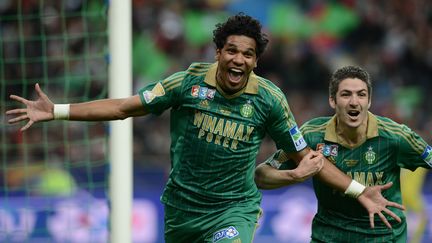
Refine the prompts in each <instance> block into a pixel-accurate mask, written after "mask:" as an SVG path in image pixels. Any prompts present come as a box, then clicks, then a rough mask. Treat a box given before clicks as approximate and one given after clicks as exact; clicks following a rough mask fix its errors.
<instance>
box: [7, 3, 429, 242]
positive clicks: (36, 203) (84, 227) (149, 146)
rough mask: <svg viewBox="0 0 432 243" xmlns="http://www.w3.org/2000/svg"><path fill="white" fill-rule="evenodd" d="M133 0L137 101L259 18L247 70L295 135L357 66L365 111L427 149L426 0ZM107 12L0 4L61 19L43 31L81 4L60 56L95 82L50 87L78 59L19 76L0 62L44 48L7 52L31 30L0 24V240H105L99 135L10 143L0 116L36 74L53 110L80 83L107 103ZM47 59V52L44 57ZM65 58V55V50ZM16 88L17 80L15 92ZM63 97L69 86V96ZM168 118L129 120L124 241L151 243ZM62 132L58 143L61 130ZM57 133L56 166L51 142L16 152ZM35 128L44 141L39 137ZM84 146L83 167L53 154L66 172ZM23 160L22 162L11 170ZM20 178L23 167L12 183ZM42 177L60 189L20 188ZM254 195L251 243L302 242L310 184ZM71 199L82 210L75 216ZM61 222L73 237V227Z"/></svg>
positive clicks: (268, 147) (85, 132) (32, 45)
mask: <svg viewBox="0 0 432 243" xmlns="http://www.w3.org/2000/svg"><path fill="white" fill-rule="evenodd" d="M132 3H133V7H132V11H133V20H132V21H133V43H132V45H133V80H134V90H135V91H137V90H138V89H139V88H140V87H142V86H143V85H145V84H146V83H148V82H150V81H154V80H158V79H160V78H163V77H166V76H167V75H168V74H171V73H172V72H175V71H179V70H183V69H184V68H186V67H187V66H188V65H189V64H190V63H191V62H194V61H208V62H212V61H213V60H214V46H213V43H212V41H211V37H212V36H211V35H212V32H211V30H212V29H213V27H214V25H215V24H216V23H217V22H219V21H221V20H224V19H225V18H226V17H227V16H228V15H230V14H232V13H237V12H239V11H242V12H245V13H247V14H250V15H252V16H254V17H256V18H258V19H259V20H260V21H261V22H262V23H263V25H264V27H265V31H266V32H267V33H268V34H269V37H270V39H271V42H270V45H269V48H268V50H267V51H266V52H265V54H264V56H263V57H262V58H261V59H260V60H259V64H258V68H257V69H256V70H255V71H256V73H258V74H260V75H262V76H264V77H267V78H269V79H271V80H272V81H274V82H276V83H277V84H278V85H279V86H280V87H281V88H282V89H283V90H284V92H285V93H286V95H287V97H288V101H289V103H290V105H291V109H292V111H293V113H294V114H295V117H296V120H297V122H298V123H299V124H302V123H303V122H304V121H306V120H307V119H309V118H312V117H315V116H322V115H329V114H331V112H332V111H331V110H330V108H329V107H328V104H327V102H326V101H327V80H328V78H329V75H330V73H331V72H332V71H333V70H335V68H337V67H339V66H341V65H346V64H356V65H360V66H363V67H364V68H365V69H366V70H368V71H369V72H370V74H371V76H372V78H373V81H374V93H373V104H372V109H371V110H372V111H373V112H374V113H376V114H378V115H383V116H388V117H391V118H393V119H394V120H396V121H398V122H401V123H405V124H407V125H409V126H410V127H411V128H412V129H414V130H415V131H417V132H418V133H419V134H420V135H421V136H422V137H423V138H425V139H426V140H427V142H428V143H429V144H431V143H432V136H431V131H432V102H431V101H430V96H429V95H430V93H431V91H432V82H431V79H432V4H430V3H429V2H428V1H427V0H412V1H402V0H389V1H373V0H366V1H354V0H345V1H319V0H308V1H280V0H268V1H259V0H255V1H253V0H233V1H228V0H225V1H224V0H220V1H218V0H205V1H193V0H190V1H162V0H134V1H132ZM106 4H107V1H84V0H63V1H49V0H45V1H42V0H19V1H12V0H4V1H1V3H0V16H2V15H3V16H6V15H8V16H10V15H13V14H14V13H20V14H32V15H33V16H37V15H38V14H40V13H39V12H40V11H41V9H44V10H46V9H48V10H49V11H53V12H51V14H53V15H58V16H59V18H52V19H51V21H50V22H48V23H45V24H46V25H47V26H50V25H51V26H56V25H62V22H61V21H62V20H61V17H62V16H63V15H62V14H59V13H63V11H64V10H62V11H60V10H59V8H66V11H65V12H67V13H71V14H74V13H81V12H82V11H83V8H84V7H89V8H93V9H96V12H97V13H99V14H97V15H96V16H95V19H92V20H91V21H90V20H89V21H86V22H85V23H84V22H82V21H84V18H76V19H74V20H73V21H68V22H67V23H66V24H67V27H65V28H66V29H67V30H68V31H71V32H74V31H75V32H77V33H79V32H80V31H83V28H84V27H85V28H87V30H88V33H89V34H88V35H87V36H85V38H86V39H71V40H68V41H67V44H66V47H64V46H63V47H64V48H66V49H67V50H69V49H70V50H72V51H73V52H74V53H76V54H80V53H82V52H84V51H86V54H85V55H86V58H87V59H90V61H89V63H90V68H89V70H86V69H85V68H84V69H85V70H86V71H87V72H88V73H92V74H93V76H92V78H91V80H83V78H82V77H81V78H76V79H75V78H70V77H71V75H70V74H68V75H64V76H63V77H65V78H64V79H62V78H61V77H62V76H61V75H57V74H58V73H59V72H60V73H61V72H66V71H70V72H71V73H72V72H76V73H79V72H80V71H82V70H83V67H82V66H80V65H82V63H79V62H71V63H70V66H68V67H67V70H66V71H65V70H64V69H66V68H65V67H63V69H62V68H58V67H57V68H43V66H40V65H32V63H31V62H29V63H26V67H27V68H26V69H25V70H27V71H26V72H25V74H23V70H24V68H23V64H22V63H16V64H13V63H8V62H7V61H6V60H8V59H7V58H8V57H9V56H16V57H21V58H23V56H24V58H27V55H28V56H29V57H36V56H37V55H38V53H37V51H36V50H39V49H40V48H41V47H43V46H42V45H41V43H45V42H43V40H44V39H43V38H44V37H40V39H38V41H27V42H25V41H24V42H23V41H22V40H21V42H20V41H19V40H18V38H17V39H16V43H14V42H13V41H8V42H7V41H5V40H7V39H8V38H9V39H10V40H13V38H11V36H19V37H24V38H25V37H26V36H27V34H28V36H32V32H37V28H36V29H34V28H31V27H32V25H31V24H30V25H25V27H24V28H23V29H24V30H25V32H24V34H22V33H18V34H17V28H18V27H16V26H15V25H14V24H13V22H10V21H7V20H5V19H3V18H2V19H1V22H0V35H1V36H0V38H2V40H3V42H1V43H2V47H1V48H0V49H1V50H2V51H1V52H0V54H1V55H2V61H1V62H0V64H1V68H0V72H1V76H0V77H1V82H2V83H1V87H2V90H1V102H2V105H1V111H2V112H1V115H0V116H2V118H3V119H2V121H4V122H2V124H1V125H0V126H1V129H2V131H1V133H2V136H1V138H2V143H1V144H2V150H1V152H2V155H1V157H2V166H1V172H2V179H1V181H0V183H1V184H0V186H1V188H2V189H1V192H2V195H1V196H0V202H2V203H1V204H0V241H5V240H7V241H10V242H22V241H28V242H37V241H40V242H44V241H45V240H46V239H53V240H56V241H62V240H63V241H70V242H86V241H87V242H104V241H106V239H107V236H106V234H107V222H108V219H107V215H108V206H107V205H108V202H107V193H106V191H107V188H106V183H105V182H106V180H107V171H108V169H107V168H108V165H107V161H106V148H104V146H105V142H104V141H105V139H106V137H107V127H106V124H105V123H92V124H86V125H83V124H80V123H79V124H77V123H70V124H72V125H70V126H68V125H64V124H63V123H61V122H58V123H57V124H58V125H57V126H54V127H48V126H45V125H41V126H37V127H35V128H32V129H30V131H28V132H27V133H26V135H21V134H20V133H19V132H18V131H17V130H18V126H10V125H6V124H5V122H6V117H4V111H5V110H6V109H7V108H11V107H13V106H14V105H16V104H13V103H11V102H10V101H9V100H8V99H7V97H8V95H9V94H10V93H11V92H14V93H17V94H20V95H25V96H26V97H28V96H31V95H33V93H32V89H33V84H34V82H36V79H38V78H40V77H41V76H42V77H45V78H48V79H50V80H51V81H50V82H49V83H46V84H47V85H48V87H49V92H48V94H49V95H51V96H52V97H54V98H53V100H55V101H56V103H62V102H66V101H68V102H71V101H81V100H82V99H84V98H78V96H77V94H75V93H74V89H76V90H79V89H80V88H81V87H83V86H86V87H89V88H88V94H86V98H87V99H92V98H99V97H104V96H105V95H106V88H107V87H106V85H107V76H106V68H105V67H106V65H105V63H104V61H106V57H107V56H106V55H107V54H108V51H107V50H106V44H104V41H106V40H104V39H103V35H102V34H101V35H94V33H96V32H97V31H101V30H102V29H104V27H106V25H105V24H104V22H105V21H106V18H104V10H106ZM48 10H46V11H48ZM56 11H57V14H56ZM56 21H57V22H56ZM83 26H84V27H83ZM33 27H34V26H33ZM21 28H22V27H19V29H21ZM53 28H54V27H53ZM68 28H70V29H68ZM96 30H97V31H96ZM92 33H93V34H92ZM97 33H99V32H97ZM83 38H84V37H83ZM87 40H90V41H87ZM92 41H95V42H96V43H97V44H99V48H96V47H94V48H93V44H91V43H93V42H92ZM88 42H90V44H88ZM23 43H24V44H23ZM52 44H55V43H52ZM11 46H12V47H13V48H11ZM61 46H62V45H60V47H61ZM47 48H48V49H49V48H50V47H49V46H48V47H47ZM22 49H25V50H26V51H25V52H24V51H22ZM52 49H53V50H52V51H53V52H56V49H55V47H52ZM60 49H61V48H60ZM66 49H65V50H63V51H65V52H67V50H66ZM57 54H59V55H61V54H62V53H61V52H60V53H57ZM95 57H98V58H99V59H96V58H95ZM92 58H95V60H94V61H93V59H92ZM22 60H24V59H22ZM14 65H15V66H14ZM42 65H43V62H42ZM40 69H43V75H40V72H41V70H40ZM59 69H60V70H59ZM56 75H57V76H56ZM53 77H60V78H53ZM74 77H76V76H74ZM23 80H29V82H28V83H25V84H24V83H23ZM53 80H54V81H53ZM39 82H41V83H42V84H44V82H43V81H39ZM65 86H66V87H68V89H67V92H65V88H64V87H65ZM45 87H46V86H45ZM168 118H169V117H168V112H165V113H164V114H163V115H162V116H161V117H153V116H151V117H145V118H135V119H134V122H133V123H134V211H133V230H134V239H135V241H136V242H163V240H162V239H163V238H162V232H163V222H162V220H163V212H162V206H161V204H160V202H159V196H160V195H161V191H162V189H163V185H164V183H165V181H166V179H167V175H168V172H169V154H168V151H169V143H170V140H169V119H168ZM66 126H68V127H67V129H68V132H64V131H65V127H66ZM58 129H61V130H60V131H63V136H61V138H60V139H63V140H62V141H66V142H64V143H65V144H63V145H64V147H70V151H68V153H64V152H58V151H56V153H55V155H56V156H61V157H62V158H57V159H54V160H52V161H51V159H50V162H49V163H46V162H43V163H40V159H43V158H46V157H47V154H51V150H50V149H47V148H46V147H47V146H48V147H49V148H51V147H50V146H54V145H51V144H45V147H42V148H38V147H35V148H34V147H32V146H26V145H25V144H26V143H31V142H33V143H34V142H35V141H36V142H37V141H39V140H40V139H41V137H44V136H47V137H51V136H53V137H56V136H57V137H58V134H57V133H58V131H59V130H58ZM41 130H42V131H43V134H40V131H41ZM69 131H71V132H69ZM66 134H67V136H66ZM77 137H78V138H82V137H84V138H85V139H88V141H90V143H88V144H86V143H83V144H79V145H78V146H71V144H70V143H69V142H70V141H72V140H73V139H75V138H77ZM94 138H96V139H94ZM68 141H69V142H68ZM72 145H73V144H72ZM23 147H24V149H22V148H23ZM83 147H89V148H90V149H91V152H90V157H92V158H91V159H92V161H93V162H91V164H88V163H82V164H81V165H80V166H75V165H76V164H70V163H65V161H66V159H64V158H63V157H64V156H66V157H67V158H68V160H67V161H86V158H80V156H79V155H80V152H81V151H82V149H83ZM54 149H56V148H55V147H54ZM273 150H274V145H273V143H272V142H271V140H269V139H267V140H266V141H265V142H264V143H263V144H262V147H261V152H260V154H259V157H258V158H257V161H262V160H263V159H264V158H266V156H268V155H269V154H270V153H271V152H272V151H273ZM22 157H25V159H23V158H22ZM23 160H25V163H22V161H23ZM78 164H80V163H78ZM23 168H27V170H25V171H26V172H25V173H23V174H22V173H21V176H19V175H20V173H19V171H23ZM29 168H30V169H29ZM53 168H55V169H57V170H55V172H54V173H51V174H50V180H51V183H54V184H56V185H58V184H62V185H63V187H59V186H54V187H52V188H51V187H50V186H46V185H45V187H41V188H44V191H41V189H40V188H39V189H38V188H37V187H36V189H35V188H30V187H28V185H29V184H32V183H36V184H37V183H41V181H43V179H42V178H41V177H43V176H46V175H47V174H48V173H45V172H46V171H48V170H49V171H50V172H53ZM30 177H31V180H30V181H29V179H28V178H30ZM26 178H27V179H26ZM431 183H432V179H430V178H429V176H426V179H425V181H424V187H423V189H422V191H423V195H424V196H425V200H426V201H427V203H426V209H427V214H428V215H432V208H431V207H430V205H432V190H431V189H430V188H432V187H431V186H430V185H431ZM71 187H78V188H79V189H80V190H78V191H79V193H70V191H69V190H70V188H71ZM29 189H32V190H31V191H29ZM35 190H36V191H35ZM52 190H60V191H54V192H53V191H52ZM263 193H264V196H263V203H262V207H263V209H264V212H265V214H264V217H263V218H262V219H261V226H260V228H259V229H258V232H257V235H256V240H255V242H269V241H270V240H272V241H273V242H307V239H308V236H309V234H310V221H311V219H312V217H313V212H314V211H315V207H316V205H315V199H314V196H313V191H312V189H311V185H310V182H306V183H303V184H301V185H297V186H292V187H289V188H284V189H279V190H273V191H264V192H263ZM59 195H60V197H59ZM47 198H50V199H52V198H55V199H54V200H53V201H50V205H51V204H52V205H53V206H52V207H50V208H49V210H46V208H45V206H44V205H46V203H47V200H48V199H47ZM419 200H421V199H419ZM83 202H86V204H87V205H86V206H85V208H83V206H82V203H83ZM11 205H12V206H11ZM410 220H412V222H410V223H411V224H410V225H411V226H414V225H416V223H417V222H418V220H417V218H416V217H415V216H414V217H412V218H411V217H410ZM27 221H32V222H34V223H33V224H32V228H28V227H26V226H25V225H26V224H25V223H23V222H27ZM65 222H68V223H65ZM71 224H73V225H74V226H76V227H72V228H71V227H70V225H71ZM423 238H424V239H423V241H424V242H429V241H431V239H432V223H431V222H428V223H427V225H426V230H425V235H424V237H423Z"/></svg>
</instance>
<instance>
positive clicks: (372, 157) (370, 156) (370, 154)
mask: <svg viewBox="0 0 432 243" xmlns="http://www.w3.org/2000/svg"><path fill="white" fill-rule="evenodd" d="M364 158H365V160H366V161H367V163H368V164H370V165H371V164H373V163H375V161H376V153H375V152H374V151H373V148H372V146H369V147H368V151H367V152H366V153H365V155H364Z"/></svg>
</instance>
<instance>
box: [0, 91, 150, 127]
mask: <svg viewBox="0 0 432 243" xmlns="http://www.w3.org/2000/svg"><path fill="white" fill-rule="evenodd" d="M35 90H36V93H37V99H36V100H27V99H25V98H23V97H20V96H17V95H11V96H10V98H11V99H13V100H16V101H18V102H21V103H22V104H24V105H25V107H24V108H17V109H12V110H8V111H6V114H7V115H14V116H15V117H13V118H11V119H9V120H8V122H9V123H10V124H14V123H17V122H20V121H24V120H28V122H27V124H26V125H24V126H23V127H22V128H21V129H20V130H21V131H25V130H26V129H28V128H29V127H31V126H32V125H33V124H34V123H37V122H43V121H50V120H54V119H55V105H54V103H53V102H51V100H50V99H49V98H48V96H47V95H46V94H45V93H44V92H43V91H42V90H41V88H40V87H39V84H36V85H35ZM64 108H65V107H64V106H63V109H64ZM67 109H69V110H68V111H67V113H68V117H67V119H69V120H75V121H109V120H118V119H125V118H128V117H132V116H142V115H145V114H147V112H146V111H145V110H144V107H143V106H142V104H141V101H140V98H139V96H137V95H135V96H131V97H129V98H124V99H102V100H96V101H90V102H83V103H76V104H70V106H69V105H67Z"/></svg>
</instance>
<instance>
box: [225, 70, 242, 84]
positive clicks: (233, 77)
mask: <svg viewBox="0 0 432 243" xmlns="http://www.w3.org/2000/svg"><path fill="white" fill-rule="evenodd" d="M243 74H244V72H243V71H242V70H239V69H234V68H231V69H229V70H228V77H229V80H230V82H232V83H238V82H240V81H241V80H242V77H243Z"/></svg>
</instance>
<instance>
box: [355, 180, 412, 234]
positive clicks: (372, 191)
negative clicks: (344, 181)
mask: <svg viewBox="0 0 432 243" xmlns="http://www.w3.org/2000/svg"><path fill="white" fill-rule="evenodd" d="M392 185H393V183H392V182H389V183H387V184H385V185H377V186H372V187H366V189H365V190H364V191H363V193H362V194H361V195H360V196H359V197H358V198H357V199H358V201H359V202H360V203H361V204H362V205H363V207H365V208H366V210H367V211H368V212H369V222H370V226H371V228H374V227H375V224H374V217H375V214H378V216H379V217H380V219H381V221H383V222H384V224H385V225H386V226H387V227H388V228H392V226H391V225H390V223H389V222H388V220H387V219H386V217H385V216H384V214H383V212H385V213H386V214H388V215H390V216H391V217H392V218H394V219H395V220H396V221H398V222H401V219H400V218H399V217H398V216H397V215H396V214H395V213H393V212H392V211H390V210H389V209H388V208H387V207H395V208H398V209H401V210H405V207H404V206H403V205H401V204H399V203H395V202H391V201H388V200H387V199H385V198H384V197H383V195H382V194H381V191H382V190H387V189H389V188H390V187H391V186H392Z"/></svg>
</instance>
